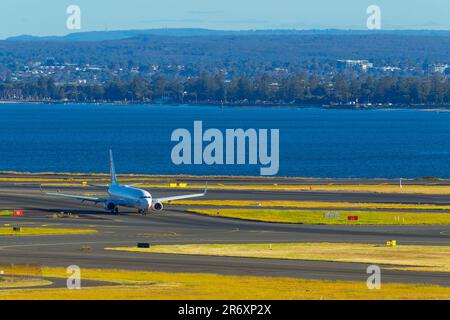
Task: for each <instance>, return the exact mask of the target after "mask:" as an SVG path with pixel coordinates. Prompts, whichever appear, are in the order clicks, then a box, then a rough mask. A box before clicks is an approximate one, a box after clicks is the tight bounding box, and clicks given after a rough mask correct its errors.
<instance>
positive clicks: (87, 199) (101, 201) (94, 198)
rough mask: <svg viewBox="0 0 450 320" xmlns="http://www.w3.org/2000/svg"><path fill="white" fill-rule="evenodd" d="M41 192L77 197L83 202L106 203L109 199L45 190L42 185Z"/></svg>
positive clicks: (50, 194) (57, 195)
mask: <svg viewBox="0 0 450 320" xmlns="http://www.w3.org/2000/svg"><path fill="white" fill-rule="evenodd" d="M41 192H43V193H44V194H46V195H48V196H56V197H64V198H71V199H77V200H81V201H82V202H84V201H91V202H95V203H104V202H106V201H108V199H105V198H96V197H84V196H80V195H74V194H64V193H59V192H45V191H43V190H42V186H41Z"/></svg>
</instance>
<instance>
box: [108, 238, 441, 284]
mask: <svg viewBox="0 0 450 320" xmlns="http://www.w3.org/2000/svg"><path fill="white" fill-rule="evenodd" d="M107 249H108V250H118V251H132V252H143V253H170V254H189V255H210V256H227V257H248V258H271V259H298V260H316V261H335V262H360V263H371V264H387V265H402V266H412V267H426V268H428V269H429V270H433V271H441V272H450V246H409V245H407V246H403V245H400V246H396V247H386V246H385V245H374V244H350V243H291V244H284V243H282V244H280V243H279V244H191V245H160V246H152V247H150V248H136V247H119V248H107ZM449 276H450V275H449Z"/></svg>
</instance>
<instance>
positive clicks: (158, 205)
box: [152, 202, 164, 211]
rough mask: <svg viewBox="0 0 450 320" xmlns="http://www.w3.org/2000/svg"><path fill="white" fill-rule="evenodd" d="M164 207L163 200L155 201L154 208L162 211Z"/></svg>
mask: <svg viewBox="0 0 450 320" xmlns="http://www.w3.org/2000/svg"><path fill="white" fill-rule="evenodd" d="M162 209H164V206H163V204H162V203H161V202H153V203H152V210H154V211H161V210H162Z"/></svg>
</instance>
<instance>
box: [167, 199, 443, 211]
mask: <svg viewBox="0 0 450 320" xmlns="http://www.w3.org/2000/svg"><path fill="white" fill-rule="evenodd" d="M171 204H176V205H192V206H195V205H197V206H199V205H200V206H220V207H226V206H233V207H261V208H273V207H284V208H302V209H317V208H329V209H403V210H450V206H448V205H433V204H403V203H371V202H328V201H282V200H262V201H256V200H253V201H252V200H178V201H172V202H171Z"/></svg>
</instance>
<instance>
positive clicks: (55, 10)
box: [0, 0, 450, 39]
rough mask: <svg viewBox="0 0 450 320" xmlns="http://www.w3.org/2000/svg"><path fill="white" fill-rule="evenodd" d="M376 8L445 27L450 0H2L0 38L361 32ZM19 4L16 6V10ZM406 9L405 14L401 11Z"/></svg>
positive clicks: (393, 25) (398, 27)
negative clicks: (74, 15) (76, 12)
mask: <svg viewBox="0 0 450 320" xmlns="http://www.w3.org/2000/svg"><path fill="white" fill-rule="evenodd" d="M374 4H375V5H377V6H379V7H380V10H381V18H382V20H381V21H382V24H381V28H382V30H386V31H403V30H414V31H418V30H430V31H438V30H439V31H450V21H448V19H447V17H448V13H450V3H448V2H446V1H445V0H430V1H427V2H426V3H425V2H423V1H412V2H411V1H406V0H400V1H396V2H395V3H392V1H388V0H378V1H376V2H375V3H374V1H371V0H343V1H341V2H339V3H329V1H326V0H317V1H315V2H314V3H308V2H307V1H306V0H296V1H294V0H280V1H277V2H275V1H272V0H264V1H256V0H248V1H246V2H245V3H241V2H239V1H238V0H230V1H229V2H228V3H217V2H205V1H203V0H189V1H185V2H182V3H180V2H177V1H176V0H168V1H165V2H162V1H155V2H152V3H147V2H146V1H143V0H129V1H127V2H119V3H111V2H110V1H106V0H98V1H96V2H95V3H93V2H89V1H87V0H77V1H72V0H46V1H45V2H44V3H42V2H40V3H36V2H35V1H32V0H15V1H13V0H5V1H4V3H3V6H0V9H1V10H0V26H2V28H0V38H1V39H5V38H8V37H14V36H19V35H31V36H41V37H42V36H62V35H67V34H70V33H78V32H102V31H115V30H148V29H165V28H168V29H184V28H198V29H209V30H226V31H238V30H328V29H336V30H367V29H366V21H367V17H368V14H367V8H368V7H369V6H370V5H374ZM70 5H77V6H79V7H80V9H81V25H80V27H81V30H68V29H67V26H66V20H67V18H68V14H67V8H68V7H69V6H70ZM18 8H20V9H18ZM405 12H407V14H406V13H405Z"/></svg>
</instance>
